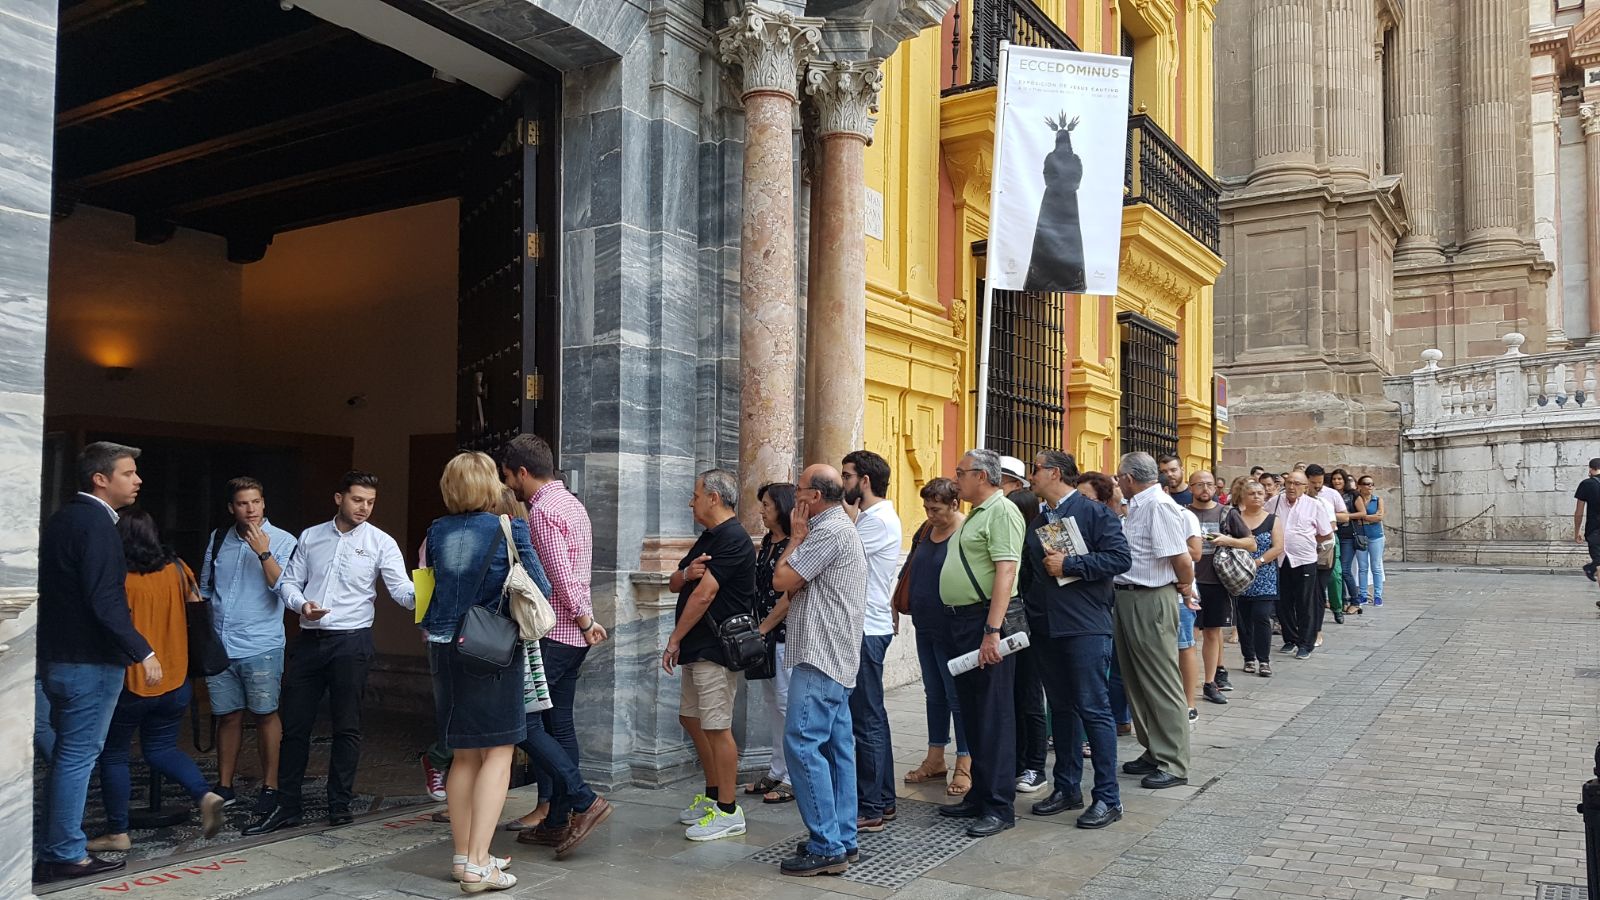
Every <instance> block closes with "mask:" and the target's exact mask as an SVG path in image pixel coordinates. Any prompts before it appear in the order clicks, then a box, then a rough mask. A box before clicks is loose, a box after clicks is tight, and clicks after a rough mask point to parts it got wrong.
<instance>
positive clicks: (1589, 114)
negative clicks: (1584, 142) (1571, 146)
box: [1578, 103, 1600, 135]
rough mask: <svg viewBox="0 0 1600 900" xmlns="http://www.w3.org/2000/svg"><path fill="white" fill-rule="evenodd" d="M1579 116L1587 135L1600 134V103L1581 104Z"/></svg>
mask: <svg viewBox="0 0 1600 900" xmlns="http://www.w3.org/2000/svg"><path fill="white" fill-rule="evenodd" d="M1578 118H1579V119H1581V120H1582V121H1583V133H1584V134H1585V135H1591V134H1600V103H1584V104H1581V105H1579V107H1578Z"/></svg>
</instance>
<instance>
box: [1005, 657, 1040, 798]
mask: <svg viewBox="0 0 1600 900" xmlns="http://www.w3.org/2000/svg"><path fill="white" fill-rule="evenodd" d="M1039 652H1040V651H1039V650H1037V649H1035V648H1032V647H1030V648H1029V649H1027V650H1021V651H1018V652H1016V653H1013V654H1011V658H1012V659H1015V660H1016V661H1017V662H1016V669H1017V672H1016V678H1015V679H1014V680H1013V682H1012V688H1011V699H1012V707H1013V709H1015V711H1016V718H1017V772H1016V774H1018V775H1021V774H1022V773H1023V772H1025V771H1027V770H1028V769H1033V770H1035V771H1038V772H1043V771H1044V758H1045V754H1046V753H1048V752H1049V745H1048V743H1047V741H1048V737H1047V732H1046V730H1045V718H1044V674H1043V672H1042V671H1041V670H1040V661H1039Z"/></svg>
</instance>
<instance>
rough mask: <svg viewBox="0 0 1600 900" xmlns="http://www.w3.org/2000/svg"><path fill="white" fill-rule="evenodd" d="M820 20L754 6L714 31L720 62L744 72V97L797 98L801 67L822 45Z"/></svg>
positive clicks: (750, 6) (749, 6) (751, 5)
mask: <svg viewBox="0 0 1600 900" xmlns="http://www.w3.org/2000/svg"><path fill="white" fill-rule="evenodd" d="M822 24H823V20H822V19H820V18H814V17H809V16H797V15H794V14H793V13H790V12H786V11H781V10H771V9H764V8H762V7H761V6H758V5H756V4H754V3H751V4H749V5H747V6H746V7H745V11H744V14H743V15H738V16H734V17H733V18H732V19H730V20H728V25H727V27H726V28H723V29H722V30H721V31H718V32H717V39H718V41H719V44H720V46H721V50H722V61H723V62H725V63H727V64H729V65H737V66H739V67H740V68H741V69H742V70H743V72H744V95H745V96H749V95H751V94H757V93H777V94H783V95H784V96H786V97H789V98H790V99H794V98H795V97H796V96H798V95H797V93H796V89H797V86H798V78H799V72H800V66H801V65H803V64H804V63H805V61H806V60H807V59H810V58H811V56H812V55H813V54H815V53H816V52H817V48H818V47H819V46H820V45H821V42H822Z"/></svg>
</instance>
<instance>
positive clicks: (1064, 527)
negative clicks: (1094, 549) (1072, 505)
mask: <svg viewBox="0 0 1600 900" xmlns="http://www.w3.org/2000/svg"><path fill="white" fill-rule="evenodd" d="M1035 531H1036V532H1037V533H1038V535H1039V542H1040V543H1042V544H1044V548H1045V549H1046V550H1056V551H1059V552H1061V553H1065V554H1066V555H1067V556H1068V557H1069V558H1070V557H1074V556H1084V555H1086V554H1088V552H1089V544H1088V543H1087V542H1086V541H1084V539H1083V531H1081V530H1080V529H1079V528H1078V520H1077V519H1075V518H1073V517H1072V516H1067V517H1066V518H1064V519H1057V520H1056V521H1054V522H1046V523H1045V524H1044V525H1041V526H1039V527H1038V528H1037V529H1035ZM1082 580H1083V579H1081V578H1079V577H1078V576H1077V575H1061V576H1059V577H1057V578H1056V584H1059V585H1068V584H1071V583H1073V582H1074V581H1082Z"/></svg>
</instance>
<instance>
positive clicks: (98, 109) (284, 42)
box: [56, 25, 351, 130]
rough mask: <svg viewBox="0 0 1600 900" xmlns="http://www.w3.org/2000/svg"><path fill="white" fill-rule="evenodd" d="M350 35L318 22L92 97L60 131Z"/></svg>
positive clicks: (60, 119)
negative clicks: (215, 57) (216, 58)
mask: <svg viewBox="0 0 1600 900" xmlns="http://www.w3.org/2000/svg"><path fill="white" fill-rule="evenodd" d="M350 34H351V32H348V31H345V30H344V29H342V28H335V27H333V26H331V25H316V26H313V27H311V28H307V29H305V30H303V31H297V32H295V33H294V34H291V35H288V36H287V37H282V38H279V39H277V40H275V41H270V42H268V43H265V44H261V45H259V46H255V47H251V48H249V49H247V50H242V51H240V52H238V53H234V54H232V55H229V56H224V57H223V58H221V59H218V60H213V61H211V62H208V63H206V64H205V65H201V66H195V67H194V68H192V69H185V70H184V71H182V72H177V73H174V74H172V75H168V76H166V77H165V78H158V79H156V80H155V81H151V82H147V83H145V84H141V85H139V86H138V87H135V88H129V89H128V90H125V91H120V92H118V93H115V94H112V95H111V96H109V97H102V98H100V99H99V100H92V101H90V102H88V103H84V104H82V105H80V106H76V107H73V108H72V109H69V110H65V111H63V112H62V113H61V114H60V115H58V116H56V128H57V129H58V130H59V129H65V128H72V127H75V126H78V125H84V124H87V123H89V122H93V121H96V120H98V119H103V118H105V117H106V116H109V115H112V114H114V113H120V112H126V111H128V110H131V109H137V108H139V107H141V106H143V105H145V104H147V103H151V102H153V101H156V100H160V99H162V98H165V97H170V96H172V95H173V94H177V93H181V92H183V91H188V90H193V89H194V88H197V87H200V86H201V85H204V84H207V83H209V82H212V81H217V80H220V79H223V78H228V77H230V76H232V75H236V74H238V73H240V72H243V71H246V70H249V69H253V68H257V67H260V66H262V65H265V64H267V63H270V62H273V61H275V60H279V59H284V58H286V57H290V56H295V55H297V54H300V53H304V52H306V51H308V50H313V49H316V48H317V47H321V46H323V45H325V44H329V43H332V42H333V41H336V40H338V39H340V38H342V37H346V36H348V35H350Z"/></svg>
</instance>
